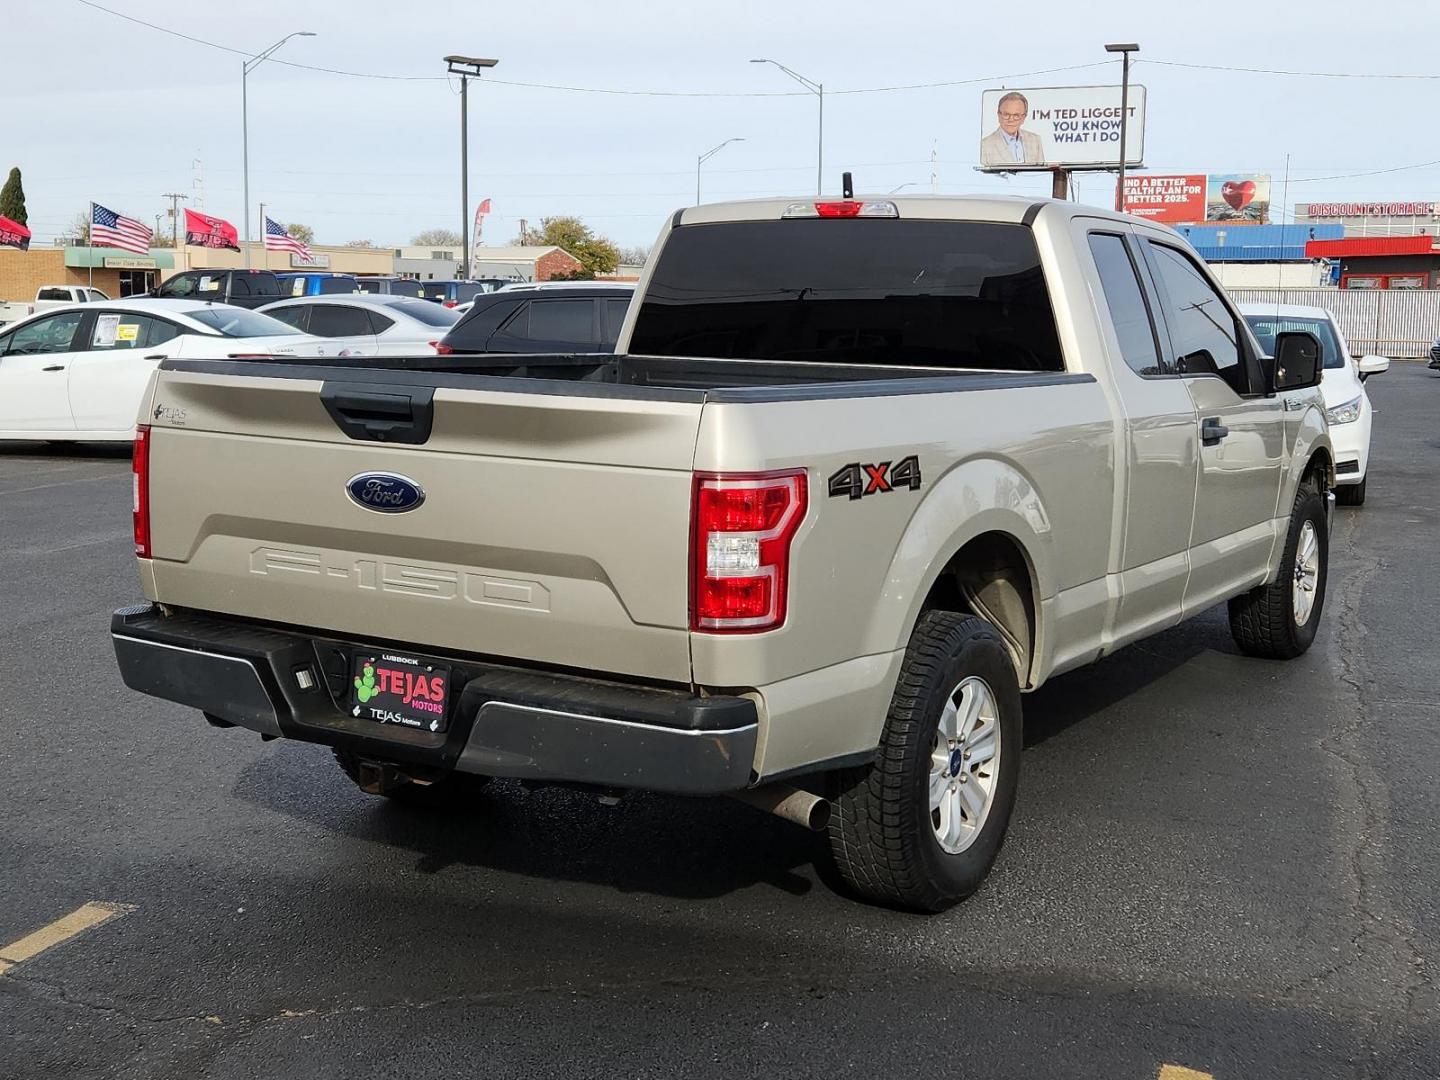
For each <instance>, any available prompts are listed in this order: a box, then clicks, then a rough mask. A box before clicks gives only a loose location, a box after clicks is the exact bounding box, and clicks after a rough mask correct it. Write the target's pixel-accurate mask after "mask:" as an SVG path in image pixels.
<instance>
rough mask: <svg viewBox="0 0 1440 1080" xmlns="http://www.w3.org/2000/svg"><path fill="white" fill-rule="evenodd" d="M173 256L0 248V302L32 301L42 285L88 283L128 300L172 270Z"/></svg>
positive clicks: (167, 253)
mask: <svg viewBox="0 0 1440 1080" xmlns="http://www.w3.org/2000/svg"><path fill="white" fill-rule="evenodd" d="M175 262H176V260H175V252H172V251H169V250H167V249H164V248H156V249H153V250H151V252H150V253H149V254H148V255H132V254H131V253H130V252H128V251H120V250H118V249H116V248H104V247H95V248H92V247H81V246H75V247H50V248H39V247H32V248H31V249H30V250H29V251H19V250H16V249H15V248H0V300H7V301H9V300H33V299H35V293H36V291H37V290H39V289H41V288H43V287H44V286H46V285H89V284H90V283H91V282H92V281H93V282H94V285H95V288H97V289H99V290H100V291H101V292H103V293H105V295H106V296H115V297H119V296H130V295H131V294H132V293H139V292H144V291H145V290H146V289H149V288H151V287H153V286H154V285H155V283H156V281H157V280H159V279H160V278H162V277H168V276H169V275H170V274H171V273H173V272H174V270H175Z"/></svg>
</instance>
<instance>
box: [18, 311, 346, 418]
mask: <svg viewBox="0 0 1440 1080" xmlns="http://www.w3.org/2000/svg"><path fill="white" fill-rule="evenodd" d="M324 351H325V346H324V345H323V343H320V342H316V341H315V339H313V338H309V337H306V336H305V335H303V334H301V333H300V332H299V331H297V330H295V329H294V328H293V327H290V326H286V325H285V324H284V323H282V322H278V321H276V320H275V319H272V318H270V317H269V316H266V315H261V314H259V313H258V312H254V311H249V310H246V309H245V308H237V307H230V306H228V305H224V304H209V303H203V302H200V301H195V300H154V299H127V300H105V301H101V302H98V303H90V304H86V305H85V306H83V307H80V306H71V307H68V308H62V309H60V310H58V311H49V312H41V313H39V314H37V315H33V316H31V317H30V318H28V319H25V320H23V321H22V322H17V323H15V324H13V325H11V326H7V327H5V328H4V329H3V330H0V439H45V440H48V441H51V442H66V441H73V440H84V441H96V442H111V441H119V442H129V441H130V440H131V439H133V438H134V437H135V418H136V414H137V413H138V411H139V409H140V401H141V398H142V397H143V396H144V394H145V388H146V387H147V386H148V385H149V384H150V378H151V376H152V375H153V374H154V372H155V368H156V367H157V366H158V365H159V363H160V361H162V360H166V359H170V358H183V359H186V360H197V359H198V360H225V359H234V358H237V357H243V358H247V359H253V358H257V357H267V358H268V357H277V356H278V357H289V358H292V359H293V358H297V357H306V356H317V355H322V354H323V352H324ZM177 416H178V418H179V419H180V420H181V421H182V422H183V420H184V416H183V413H181V414H177Z"/></svg>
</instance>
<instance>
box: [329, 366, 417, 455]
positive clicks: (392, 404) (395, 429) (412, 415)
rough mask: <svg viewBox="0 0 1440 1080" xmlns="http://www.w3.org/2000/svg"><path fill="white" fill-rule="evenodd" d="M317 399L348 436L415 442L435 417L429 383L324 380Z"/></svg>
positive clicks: (374, 439)
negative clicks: (398, 383)
mask: <svg viewBox="0 0 1440 1080" xmlns="http://www.w3.org/2000/svg"><path fill="white" fill-rule="evenodd" d="M320 401H321V403H322V404H324V406H325V411H326V412H328V413H329V414H330V419H332V420H334V421H335V426H336V427H338V428H339V429H340V430H341V431H343V432H344V433H345V434H346V435H347V436H348V437H349V438H352V439H357V440H362V441H368V442H387V443H408V444H410V445H412V446H419V445H420V444H422V443H424V442H425V441H426V440H428V439H429V438H430V427H431V425H432V423H433V422H434V418H435V388H434V387H433V386H395V385H393V384H389V383H328V382H327V383H325V384H324V385H323V386H321V388H320Z"/></svg>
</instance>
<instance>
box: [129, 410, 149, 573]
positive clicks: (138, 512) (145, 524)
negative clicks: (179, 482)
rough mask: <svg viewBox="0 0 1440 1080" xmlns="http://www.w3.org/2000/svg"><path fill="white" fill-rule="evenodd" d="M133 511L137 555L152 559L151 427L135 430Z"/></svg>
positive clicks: (132, 482) (132, 460)
mask: <svg viewBox="0 0 1440 1080" xmlns="http://www.w3.org/2000/svg"><path fill="white" fill-rule="evenodd" d="M130 469H131V506H130V508H131V511H132V513H133V517H134V521H135V554H136V555H138V556H139V557H140V558H142V559H148V558H150V425H149V424H141V425H140V426H139V427H138V428H136V429H135V451H134V454H133V456H132V457H131V465H130Z"/></svg>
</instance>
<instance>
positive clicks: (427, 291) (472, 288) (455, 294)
mask: <svg viewBox="0 0 1440 1080" xmlns="http://www.w3.org/2000/svg"><path fill="white" fill-rule="evenodd" d="M498 287H499V286H497V285H495V284H493V283H492V282H489V281H422V282H421V283H420V288H421V291H422V293H423V295H424V297H425V299H426V300H433V301H434V302H435V303H437V304H442V305H444V306H445V307H454V306H455V305H456V304H463V303H465V301H467V300H474V299H475V297H477V296H480V295H482V294H484V293H492V292H494V291H495V290H496V289H497V288H498Z"/></svg>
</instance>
